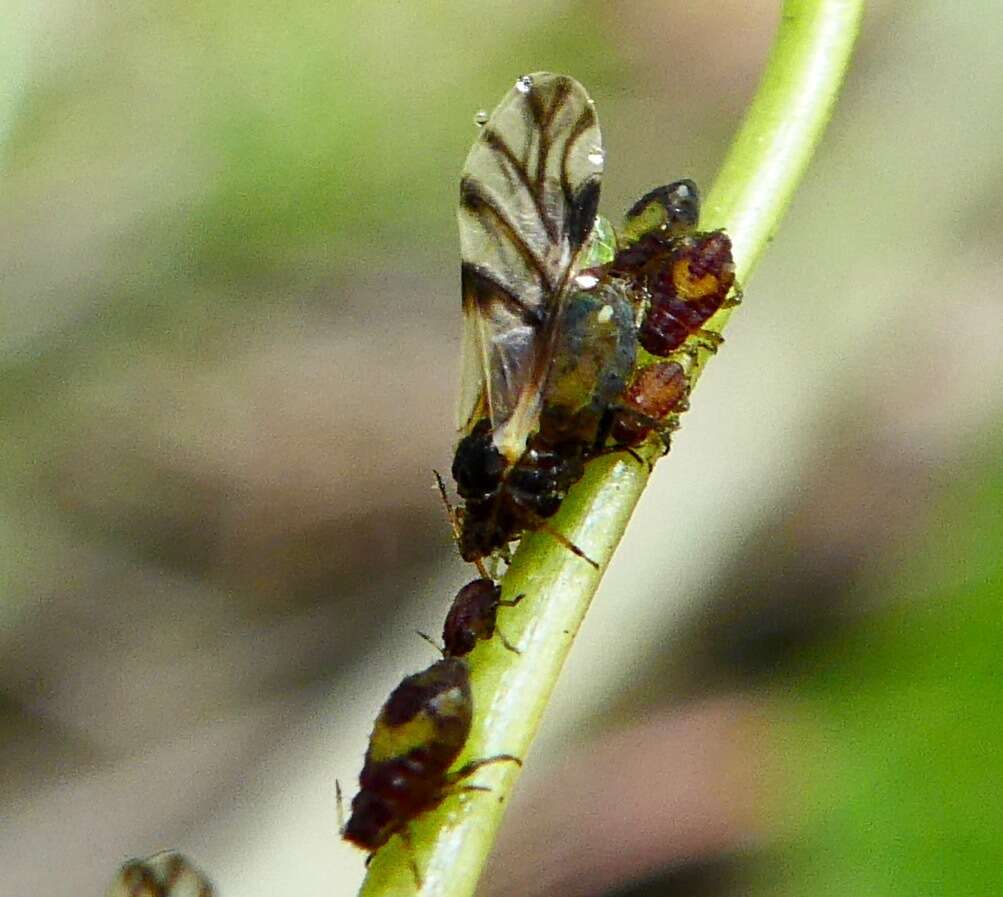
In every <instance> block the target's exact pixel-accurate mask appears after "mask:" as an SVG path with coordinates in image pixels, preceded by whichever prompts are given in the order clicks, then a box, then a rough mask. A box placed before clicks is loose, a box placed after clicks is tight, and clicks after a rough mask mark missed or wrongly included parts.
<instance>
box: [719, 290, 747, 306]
mask: <svg viewBox="0 0 1003 897" xmlns="http://www.w3.org/2000/svg"><path fill="white" fill-rule="evenodd" d="M744 295H745V294H744V293H743V292H742V288H741V287H737V286H736V287H735V288H734V292H733V293H732V294H731V295H730V296H729V297H728V298H727V299H725V300H724V302H722V303H721V308H735V306H737V305H741V304H742V299H743V298H744Z"/></svg>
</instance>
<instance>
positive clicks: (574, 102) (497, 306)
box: [458, 72, 603, 459]
mask: <svg viewBox="0 0 1003 897" xmlns="http://www.w3.org/2000/svg"><path fill="white" fill-rule="evenodd" d="M602 167H603V149H602V135H601V133H600V131H599V123H598V120H597V119H596V115H595V110H594V108H593V105H592V101H591V100H590V99H589V96H588V94H587V93H586V92H585V89H584V88H583V87H582V86H581V85H580V84H579V83H578V82H577V81H575V80H574V79H573V78H569V77H567V76H564V75H553V74H549V73H545V72H544V73H536V74H533V75H528V76H525V77H523V78H520V79H519V81H518V82H517V83H516V86H515V87H513V88H512V90H511V91H509V93H508V94H506V96H505V97H504V98H503V99H502V101H501V103H500V104H499V105H498V108H497V109H495V111H494V112H493V113H492V115H491V118H490V119H489V120H488V122H487V124H486V125H485V126H484V128H483V129H482V131H481V133H480V135H479V137H478V139H477V141H476V142H475V143H474V145H473V147H472V148H471V150H470V153H469V155H468V156H467V161H466V164H465V166H464V169H463V176H462V179H461V182H460V208H459V212H458V219H459V226H460V251H461V255H462V259H463V267H462V276H463V308H464V314H465V315H466V317H467V319H468V322H469V321H470V320H471V319H473V320H475V321H476V322H477V323H476V327H475V328H471V329H469V330H468V334H469V335H468V337H467V340H466V342H465V350H466V351H468V353H469V356H471V357H476V355H477V354H478V353H479V355H480V359H481V365H482V375H481V377H480V378H474V377H473V375H472V374H470V373H467V370H468V369H467V366H466V365H467V362H465V367H464V376H465V378H468V382H478V383H479V384H482V385H483V389H484V391H485V392H486V399H485V400H484V403H486V405H487V407H488V411H489V416H490V420H491V425H492V430H493V433H494V439H495V443H496V445H498V447H499V449H500V450H501V451H502V452H503V453H504V454H505V455H506V456H508V457H509V458H510V459H514V458H516V457H518V456H519V455H520V454H521V453H522V450H523V448H524V447H525V443H526V439H527V437H528V436H529V435H530V433H531V432H532V431H533V429H534V428H535V427H536V425H537V422H538V418H539V411H540V403H541V400H540V389H541V385H542V381H543V378H544V375H545V373H546V370H547V361H548V358H547V356H548V351H549V343H550V338H549V331H548V325H549V322H550V321H551V320H552V319H553V318H554V313H555V308H556V306H557V305H558V304H559V303H560V301H561V297H562V296H563V294H564V291H565V289H566V287H567V284H568V282H569V280H570V278H571V276H572V274H573V273H574V271H575V268H576V265H577V259H578V255H579V252H580V250H581V248H582V245H583V243H584V242H585V240H586V238H587V237H588V235H589V233H590V232H591V230H592V226H593V222H594V221H595V216H596V206H597V204H598V201H599V179H600V175H601V173H602ZM468 327H469V324H468ZM475 344H476V345H475ZM467 346H469V347H471V348H470V349H466V347H467ZM477 391H478V389H477V388H476V387H473V388H471V387H469V386H467V385H466V384H464V386H463V387H462V390H461V425H462V426H469V424H470V423H471V422H472V421H471V412H472V411H474V410H476V408H477V405H478V401H479V400H478V399H476V398H471V397H472V396H473V394H474V393H475V392H477Z"/></svg>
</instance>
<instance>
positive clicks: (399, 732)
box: [342, 657, 520, 881]
mask: <svg viewBox="0 0 1003 897" xmlns="http://www.w3.org/2000/svg"><path fill="white" fill-rule="evenodd" d="M472 719H473V704H472V700H471V694H470V674H469V671H468V670H467V664H466V662H465V661H463V660H460V659H458V658H453V657H447V658H445V659H443V660H440V661H437V662H436V663H433V664H432V665H431V666H430V667H428V669H426V670H423V671H422V672H420V673H415V674H414V675H412V676H408V677H407V678H406V679H404V680H403V681H402V682H401V683H400V685H398V686H397V687H396V688H395V689H394V690H393V692H392V693H391V694H390V697H389V698H387V701H386V703H385V704H384V705H383V708H382V709H381V710H380V714H379V716H378V717H377V718H376V723H375V725H374V726H373V733H372V735H371V736H370V739H369V748H368V750H367V751H366V758H365V762H364V764H363V767H362V772H361V773H360V775H359V793H358V794H357V795H356V796H355V798H354V799H353V800H352V815H351V817H350V818H349V820H348V823H347V824H346V825H345V827H344V829H343V830H342V836H343V837H344V838H345V840H346V841H350V842H351V843H352V844H355V845H357V846H359V847H361V848H363V849H364V850H368V851H369V852H370V854H372V853H373V852H375V851H376V850H378V849H379V848H380V847H382V846H383V845H384V844H386V843H387V841H389V840H390V838H391V837H392V836H393V835H395V834H400V835H401V836H402V837H403V838H404V839H405V841H406V842H408V843H410V842H409V838H408V829H407V827H408V823H410V822H411V821H412V820H413V819H416V818H417V817H418V816H420V815H421V814H422V813H424V812H425V811H426V810H430V809H431V808H432V807H434V806H436V805H437V804H438V803H439V802H440V801H442V800H443V799H444V798H445V797H447V796H448V795H449V794H452V793H456V792H458V791H483V790H485V789H483V788H479V787H478V786H476V785H460V784H459V783H460V782H461V781H462V780H463V779H464V778H466V777H467V776H469V775H471V774H472V773H473V772H475V771H476V770H478V769H480V767H482V766H484V765H485V764H488V763H497V762H500V761H503V760H509V761H512V762H514V763H520V761H519V760H518V759H517V758H516V757H513V756H511V755H509V754H499V755H498V756H495V757H489V758H487V759H484V760H475V761H472V762H471V763H468V764H467V765H466V766H463V767H461V768H460V769H458V770H456V771H454V772H452V773H450V772H448V770H449V767H450V766H452V764H453V762H454V761H455V760H456V758H457V757H458V756H459V754H460V751H462V750H463V746H464V745H465V744H466V741H467V736H468V735H469V734H470V725H471V721H472ZM414 872H415V878H416V879H417V880H418V881H420V876H419V874H418V871H417V869H414Z"/></svg>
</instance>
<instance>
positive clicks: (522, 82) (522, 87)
mask: <svg viewBox="0 0 1003 897" xmlns="http://www.w3.org/2000/svg"><path fill="white" fill-rule="evenodd" d="M515 89H516V90H518V91H519V93H529V92H530V91H531V90H532V89H533V79H532V78H530V77H529V75H523V76H522V77H521V78H519V79H518V80H517V81H516V82H515Z"/></svg>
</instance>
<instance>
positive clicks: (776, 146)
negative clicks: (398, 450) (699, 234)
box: [360, 0, 863, 897]
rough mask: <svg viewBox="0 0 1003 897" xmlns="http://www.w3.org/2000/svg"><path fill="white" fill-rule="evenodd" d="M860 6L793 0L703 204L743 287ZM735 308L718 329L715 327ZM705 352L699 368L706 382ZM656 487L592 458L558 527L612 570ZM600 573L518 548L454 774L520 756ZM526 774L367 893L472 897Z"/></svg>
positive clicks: (429, 818)
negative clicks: (638, 510)
mask: <svg viewBox="0 0 1003 897" xmlns="http://www.w3.org/2000/svg"><path fill="white" fill-rule="evenodd" d="M862 10H863V0H786V2H785V3H784V4H783V10H782V18H781V23H780V28H779V31H778V33H777V37H776V41H775V43H774V46H773V49H772V51H771V54H770V57H769V61H768V63H767V67H766V71H765V73H764V76H763V79H762V82H761V84H760V86H759V90H758V92H757V94H756V97H755V99H754V100H753V103H752V106H751V107H750V109H749V111H748V114H747V116H746V119H745V122H744V123H743V125H742V128H741V130H740V131H739V133H738V136H737V138H736V140H735V142H734V144H733V145H732V148H731V150H730V152H729V154H728V157H727V159H726V160H725V163H724V166H723V167H722V169H721V172H720V174H719V175H718V177H717V180H716V182H715V184H714V187H713V189H712V190H711V192H710V194H709V195H708V197H707V199H706V201H705V203H704V213H703V215H702V216H701V227H702V228H704V229H713V228H718V227H723V228H726V229H727V231H728V233H729V234H730V235H731V239H732V241H733V244H734V252H735V261H736V264H737V273H738V280H739V282H740V283H742V284H743V285H744V284H747V283H748V278H749V275H750V274H751V272H752V269H753V267H754V266H755V264H756V262H757V261H758V259H759V257H760V255H761V253H762V252H763V250H764V249H765V248H766V246H767V244H768V243H769V242H770V240H771V239H772V236H773V233H774V231H775V230H776V228H777V226H778V224H779V222H780V219H781V217H782V216H783V213H784V211H785V210H786V208H787V206H788V204H789V202H790V200H791V197H792V195H793V193H794V190H795V188H796V186H797V184H798V182H799V181H800V179H801V177H802V175H803V173H804V171H805V169H806V167H807V165H808V162H809V160H810V158H811V156H812V153H813V152H814V150H815V147H816V146H817V144H818V142H819V139H820V138H821V135H822V132H823V131H824V129H825V125H826V123H827V121H828V119H829V116H830V113H831V111H832V107H833V104H834V102H835V99H836V96H837V93H838V91H839V88H840V85H841V83H842V81H843V77H844V74H845V72H846V69H847V66H848V64H849V60H850V55H851V51H852V48H853V43H854V40H855V37H856V34H857V30H858V27H859V21H860V16H861V13H862ZM729 314H730V312H729V311H728V310H725V311H722V312H721V313H719V314H718V315H717V316H715V318H714V319H713V322H712V326H713V329H715V330H718V331H720V329H721V328H722V327H723V326H724V324H725V322H726V321H727V318H728V316H729ZM706 361H707V356H706V355H705V354H703V353H702V354H701V355H700V357H699V358H698V359H697V361H696V362H695V363H694V364H693V366H692V370H691V372H690V373H691V377H692V379H693V380H694V381H695V379H696V378H697V377H698V376H699V374H700V371H701V369H702V366H703V364H704V363H705V362H706ZM647 480H648V470H647V468H646V467H645V465H642V464H638V463H637V462H636V461H635V460H633V459H631V458H630V457H628V456H625V455H623V454H621V453H618V454H615V455H610V456H607V457H604V458H600V459H597V460H595V461H593V462H591V463H590V464H589V465H588V471H587V473H586V476H585V478H584V479H583V480H582V482H581V483H580V484H578V486H576V487H575V489H573V490H572V492H571V494H570V495H569V496H568V498H567V499H566V500H565V502H564V505H563V506H562V508H561V511H560V513H559V514H558V516H556V517H555V518H554V519H553V525H554V527H555V528H557V529H559V530H560V531H561V532H563V533H564V534H565V535H566V536H567V537H568V538H569V539H571V540H572V541H573V542H574V543H575V544H576V545H578V546H580V547H581V548H582V549H583V550H584V551H585V552H586V553H587V554H588V555H589V557H591V558H594V559H595V560H596V561H598V563H599V565H600V568H601V570H605V568H606V565H607V563H608V562H609V559H610V557H611V555H612V553H613V551H614V550H615V548H616V546H617V545H618V544H619V542H620V538H621V537H622V535H623V532H624V530H625V528H626V526H627V522H628V521H629V520H630V516H631V514H632V512H633V510H634V507H635V505H636V504H637V501H638V499H639V498H640V496H641V493H642V491H643V490H644V486H645V484H646V483H647ZM601 570H600V571H596V570H594V569H593V568H592V567H591V566H589V565H588V564H587V563H584V562H583V561H582V560H581V559H580V558H577V557H575V556H574V555H573V554H571V552H569V551H568V550H567V549H566V548H564V547H562V546H561V545H560V544H558V543H557V542H556V541H555V540H554V539H553V537H551V536H549V535H548V534H546V533H544V532H537V533H532V534H529V535H527V536H526V537H525V538H524V539H523V540H522V542H521V544H520V546H519V549H518V551H517V552H516V555H515V557H514V559H513V561H512V564H511V566H510V568H509V570H508V572H507V574H506V576H505V580H504V583H503V587H504V594H505V595H506V596H507V597H512V596H515V595H518V594H524V595H525V596H526V598H525V600H524V601H522V602H521V603H520V604H519V606H518V607H516V608H513V609H511V610H506V611H505V612H504V613H503V614H502V616H501V620H500V623H499V625H500V626H501V627H503V630H504V632H505V635H506V637H507V638H508V639H509V640H510V641H512V642H514V643H515V644H517V645H518V646H519V649H520V651H521V654H518V655H516V654H514V653H512V652H510V651H507V650H506V649H505V648H504V646H502V644H501V643H500V640H499V639H492V640H490V641H489V642H486V643H483V644H482V645H480V646H479V647H478V648H477V650H476V651H475V652H474V653H473V654H472V655H471V661H470V669H471V680H472V688H473V695H474V705H475V719H474V726H473V729H472V731H471V733H470V738H469V740H468V742H467V747H466V749H465V751H464V753H463V756H462V757H460V759H459V761H458V764H463V763H465V762H467V761H468V760H471V759H476V758H484V757H491V756H494V755H496V754H502V753H508V754H515V755H517V756H520V757H525V756H526V754H527V753H528V751H529V747H530V744H531V742H532V740H533V737H534V735H535V733H536V730H537V727H538V725H539V722H540V718H541V716H542V715H543V711H544V708H545V706H546V704H547V700H548V699H549V697H550V693H551V691H552V690H553V687H554V684H555V682H556V680H557V676H558V674H559V673H560V670H561V667H562V665H563V663H564V660H565V658H566V656H567V654H568V651H569V650H570V648H571V644H572V642H573V641H574V637H575V634H576V632H577V631H578V627H579V626H580V624H581V622H582V619H583V617H584V615H585V612H586V610H587V609H588V606H589V603H590V602H591V600H592V596H593V594H594V593H595V590H596V588H597V587H598V585H599V580H600V578H601ZM517 776H518V768H517V767H515V766H514V765H513V764H511V763H499V764H496V765H491V766H487V767H484V768H483V769H481V770H480V771H479V772H478V773H477V775H476V776H475V778H474V780H475V781H476V784H478V785H484V786H487V787H489V788H490V789H491V790H490V792H489V793H488V792H469V793H466V794H463V795H461V796H454V797H450V798H449V799H447V800H445V801H444V802H443V803H442V805H441V806H440V807H438V808H437V809H436V810H434V811H432V812H430V813H427V814H425V815H423V816H422V817H421V818H420V819H418V820H416V821H415V822H414V824H413V825H412V826H411V828H410V832H411V840H412V845H413V854H409V852H408V849H407V848H406V847H405V845H404V844H403V841H402V839H400V838H394V839H392V840H391V841H390V842H389V843H388V844H387V845H386V846H385V847H384V848H383V849H382V850H380V851H379V852H378V853H377V854H376V856H375V857H374V858H373V861H372V863H371V864H370V867H369V873H368V875H367V877H366V881H365V882H364V884H363V886H362V890H361V892H360V897H388V895H402V894H411V893H414V889H415V883H414V878H413V875H412V871H411V862H412V860H413V861H414V862H415V863H416V864H417V867H418V868H419V869H420V870H421V871H422V877H423V884H422V889H421V894H423V895H436V897H469V895H472V894H473V893H474V890H475V888H476V886H477V880H478V878H479V876H480V873H481V869H482V867H483V865H484V862H485V860H486V859H487V856H488V853H489V851H490V850H491V847H492V844H493V843H494V839H495V835H496V833H497V830H498V826H499V824H500V823H501V818H502V814H503V812H504V805H505V803H506V802H507V800H508V797H509V795H510V793H511V791H512V788H513V786H514V784H515V780H516V778H517Z"/></svg>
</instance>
